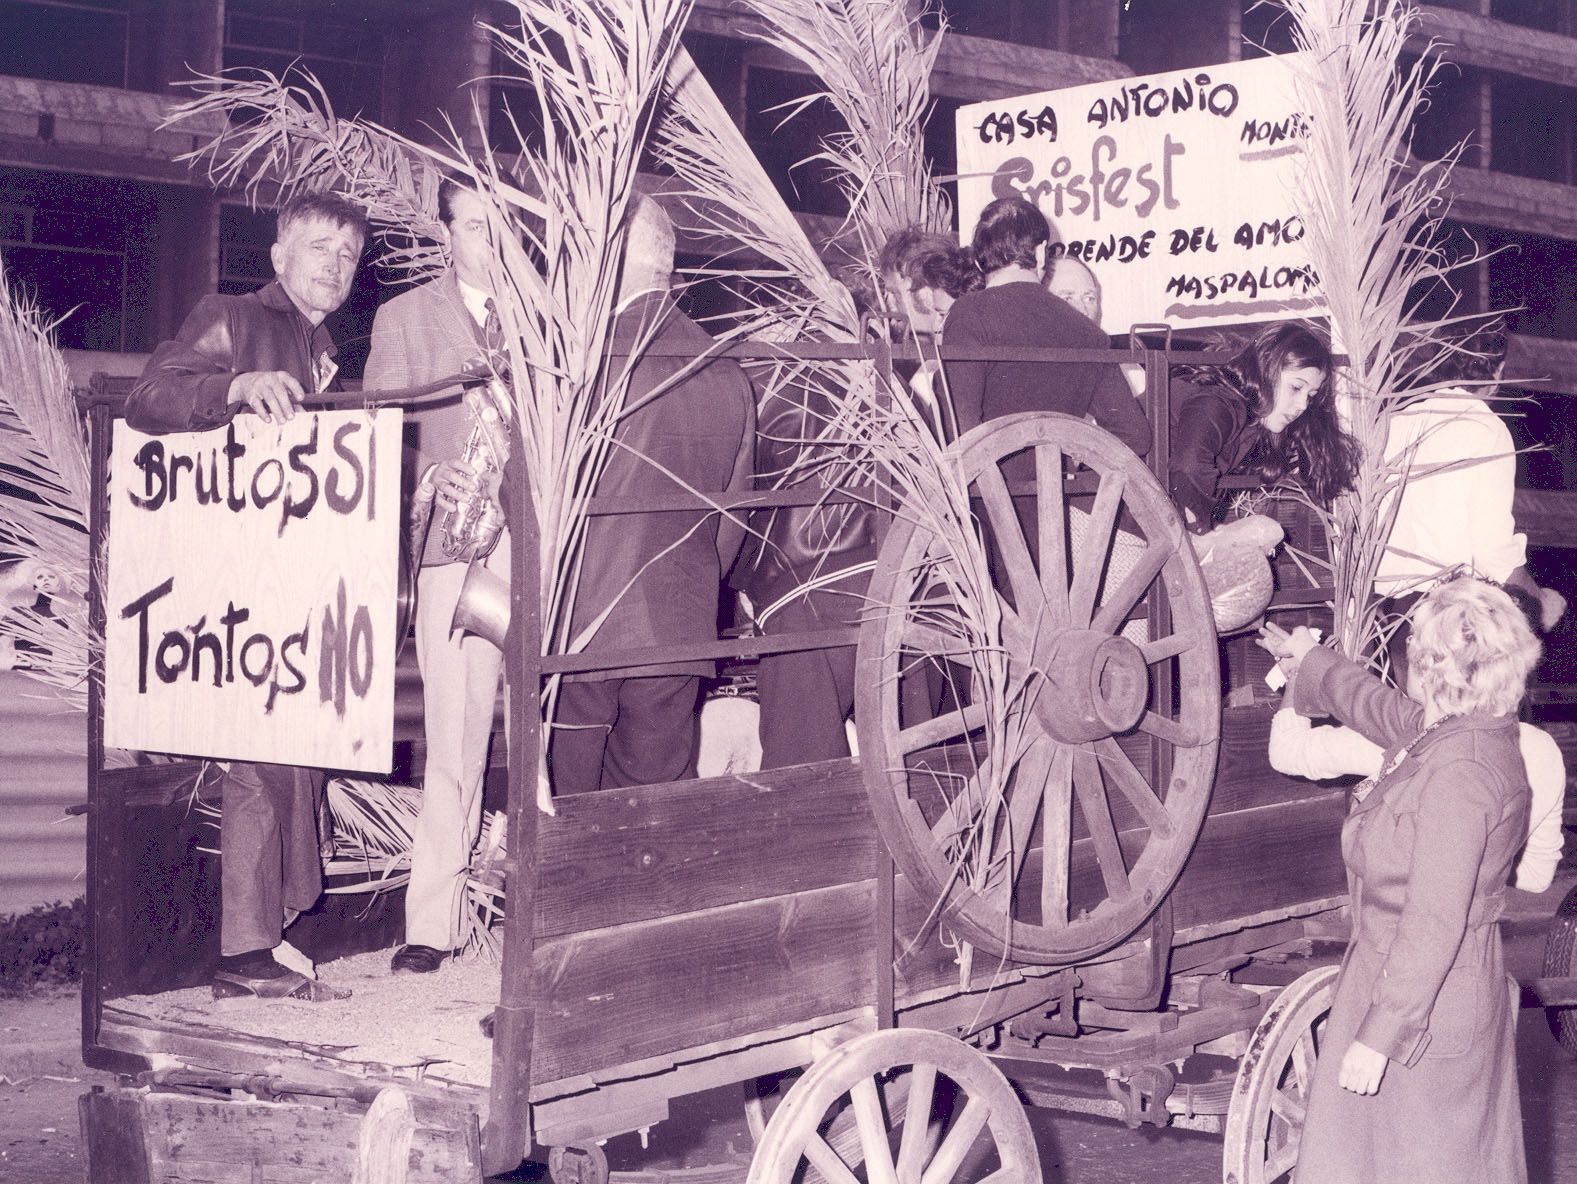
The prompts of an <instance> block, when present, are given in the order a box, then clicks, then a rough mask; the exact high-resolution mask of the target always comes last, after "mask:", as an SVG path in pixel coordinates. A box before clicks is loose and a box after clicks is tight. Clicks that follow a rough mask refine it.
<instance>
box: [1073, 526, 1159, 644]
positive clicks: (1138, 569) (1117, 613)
mask: <svg viewBox="0 0 1577 1184" xmlns="http://www.w3.org/2000/svg"><path fill="white" fill-rule="evenodd" d="M1176 553H1177V543H1176V541H1175V540H1172V539H1167V540H1156V541H1154V542H1151V543H1149V544H1148V545H1147V546H1146V547H1145V549H1144V556H1143V557H1142V558H1141V559H1140V560H1139V562H1138V564H1137V565H1135V567H1134V569H1133V570H1132V571H1131V572H1129V573H1128V574H1127V575H1126V576H1124V577H1123V579H1122V583H1120V584H1118V585H1117V587H1116V588H1114V589H1113V590H1112V591H1111V593H1110V594H1109V595H1108V596H1107V597H1106V599H1105V601H1104V602H1103V603H1102V604H1101V611H1100V612H1098V613H1096V614H1095V619H1094V620H1093V621H1091V622H1090V628H1091V629H1093V630H1095V631H1096V632H1097V633H1116V632H1117V630H1118V629H1120V628H1121V627H1122V623H1123V622H1124V621H1126V620H1127V619H1128V614H1129V613H1130V612H1132V611H1133V608H1134V606H1135V605H1137V604H1138V603H1139V601H1140V600H1141V599H1142V598H1143V596H1144V594H1145V593H1146V592H1147V591H1149V589H1150V585H1152V584H1153V583H1155V580H1156V577H1157V576H1159V575H1160V574H1161V570H1162V569H1163V568H1164V567H1166V565H1167V563H1168V561H1169V560H1170V559H1171V558H1172V556H1173V555H1175V554H1176Z"/></svg>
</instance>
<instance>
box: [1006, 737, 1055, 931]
mask: <svg viewBox="0 0 1577 1184" xmlns="http://www.w3.org/2000/svg"><path fill="white" fill-rule="evenodd" d="M1056 748H1057V744H1056V742H1055V741H1053V740H1052V739H1050V738H1049V737H1043V738H1041V739H1039V740H1037V741H1036V742H1035V743H1034V744H1032V745H1030V748H1029V751H1028V752H1026V753H1025V754H1024V755H1023V757H1021V758H1020V760H1019V763H1018V769H1017V771H1016V772H1015V773H1014V775H1013V784H1012V788H1011V789H1010V790H1009V791H1008V797H1009V801H1008V816H1007V825H1006V826H1003V827H1001V828H1000V829H999V831H998V834H997V835H994V836H993V837H992V846H991V854H992V856H993V857H996V855H997V848H998V845H999V844H998V838H999V837H1000V841H1001V843H1002V844H1005V845H1006V847H1007V850H1006V851H1005V852H1004V854H1005V855H1006V856H1007V875H1006V877H1005V878H1004V879H1001V880H998V881H997V882H996V883H995V884H994V885H993V888H994V889H995V890H996V891H998V892H1002V893H1003V896H1002V903H1003V905H1004V907H1005V908H1006V910H1007V911H1010V912H1011V911H1012V910H1011V905H1012V897H1013V890H1014V889H1015V888H1016V887H1018V878H1019V873H1020V872H1021V871H1022V870H1023V868H1024V858H1025V856H1027V855H1028V854H1029V847H1030V838H1031V836H1032V834H1033V832H1034V826H1035V815H1036V814H1038V813H1039V812H1040V803H1041V799H1042V798H1043V797H1044V796H1045V793H1046V778H1047V774H1048V772H1049V771H1050V769H1051V768H1052V765H1053V762H1054V759H1055V758H1054V755H1053V753H1054V750H1055V749H1056Z"/></svg>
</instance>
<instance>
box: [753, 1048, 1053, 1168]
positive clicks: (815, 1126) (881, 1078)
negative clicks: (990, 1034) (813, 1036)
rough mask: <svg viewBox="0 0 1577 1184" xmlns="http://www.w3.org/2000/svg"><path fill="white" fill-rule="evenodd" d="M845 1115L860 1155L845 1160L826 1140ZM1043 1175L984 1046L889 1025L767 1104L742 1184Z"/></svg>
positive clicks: (1009, 1091)
mask: <svg viewBox="0 0 1577 1184" xmlns="http://www.w3.org/2000/svg"><path fill="white" fill-rule="evenodd" d="M898 1080H907V1082H908V1087H909V1088H908V1090H907V1092H906V1093H905V1094H904V1096H903V1098H902V1100H901V1101H900V1100H898V1099H897V1098H896V1097H895V1095H894V1094H893V1093H892V1088H893V1084H894V1082H895V1081H898ZM846 1112H852V1113H853V1115H854V1124H855V1127H856V1129H857V1131H858V1152H857V1153H856V1154H853V1155H848V1156H847V1158H845V1157H844V1156H840V1154H839V1153H838V1152H837V1151H836V1150H834V1148H833V1146H832V1145H831V1143H829V1142H828V1140H827V1138H826V1130H827V1128H828V1127H829V1126H830V1124H831V1122H832V1121H833V1119H835V1118H836V1117H837V1116H839V1115H842V1114H844V1113H846ZM856 1167H857V1168H859V1169H860V1170H861V1173H862V1174H861V1175H860V1176H856V1174H855V1170H854V1169H855V1168H856ZM1041 1179H1042V1177H1041V1174H1040V1155H1039V1153H1038V1152H1037V1151H1036V1149H1035V1136H1034V1132H1033V1131H1031V1130H1030V1126H1029V1119H1028V1117H1027V1116H1026V1115H1025V1113H1024V1106H1023V1103H1021V1102H1020V1101H1019V1098H1018V1095H1017V1094H1015V1093H1014V1092H1013V1087H1012V1086H1011V1085H1009V1084H1008V1081H1007V1078H1005V1077H1003V1076H1002V1073H1001V1071H1000V1070H998V1069H997V1067H996V1066H995V1065H993V1064H992V1063H991V1062H990V1061H989V1060H988V1059H987V1058H986V1056H985V1055H984V1054H983V1053H981V1052H979V1051H977V1050H976V1049H973V1048H971V1047H970V1046H969V1045H967V1044H964V1043H963V1042H962V1041H960V1040H958V1039H956V1038H955V1037H952V1036H944V1035H943V1034H942V1033H940V1032H928V1031H913V1030H902V1029H888V1030H886V1031H881V1032H872V1033H870V1034H869V1035H866V1036H861V1037H859V1038H858V1039H856V1040H851V1041H850V1042H849V1043H847V1044H844V1045H840V1046H839V1047H838V1048H835V1049H834V1050H833V1051H832V1052H830V1053H828V1054H827V1055H826V1056H824V1057H822V1058H821V1060H819V1061H817V1062H816V1063H815V1064H814V1065H812V1066H811V1067H810V1068H809V1069H807V1070H806V1071H805V1074H804V1076H802V1077H801V1078H800V1079H799V1081H798V1082H796V1083H795V1084H794V1086H793V1087H792V1088H791V1089H790V1090H789V1092H788V1096H787V1097H786V1098H784V1099H783V1103H782V1105H780V1106H778V1108H777V1109H776V1110H775V1111H773V1114H772V1118H771V1119H770V1121H768V1123H767V1126H766V1131H765V1133H764V1134H763V1135H762V1138H761V1142H760V1145H759V1146H758V1147H757V1148H756V1155H755V1158H754V1159H753V1160H752V1161H751V1163H750V1173H749V1175H748V1176H747V1177H746V1181H745V1184H791V1182H792V1184H859V1182H860V1181H861V1180H863V1182H864V1184H952V1182H953V1181H955V1180H958V1181H962V1180H976V1181H988V1180H989V1181H990V1184H1040V1182H1041Z"/></svg>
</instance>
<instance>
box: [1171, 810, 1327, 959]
mask: <svg viewBox="0 0 1577 1184" xmlns="http://www.w3.org/2000/svg"><path fill="white" fill-rule="evenodd" d="M1346 817H1347V796H1346V794H1345V793H1343V792H1342V791H1340V790H1337V791H1334V792H1327V793H1325V794H1324V795H1322V796H1319V797H1314V798H1306V799H1304V800H1301V801H1294V802H1286V803H1282V804H1279V805H1271V806H1262V807H1260V808H1259V809H1254V810H1240V811H1237V812H1235V813H1231V814H1217V815H1213V816H1211V817H1210V818H1208V819H1207V820H1206V822H1205V828H1204V831H1203V832H1202V833H1201V834H1200V836H1199V841H1198V843H1197V844H1196V845H1195V847H1194V853H1193V855H1192V856H1191V857H1190V858H1189V861H1188V864H1187V866H1185V867H1184V869H1183V875H1182V877H1181V878H1180V879H1179V880H1178V884H1177V887H1176V889H1174V890H1173V893H1172V909H1173V923H1174V925H1175V927H1176V929H1178V930H1179V931H1181V930H1184V929H1188V928H1191V927H1193V926H1196V925H1204V924H1209V923H1212V922H1216V921H1222V920H1229V919H1231V918H1233V917H1245V918H1246V917H1251V916H1255V915H1257V914H1261V913H1265V912H1268V911H1271V910H1275V909H1278V908H1290V907H1294V906H1296V905H1298V904H1301V903H1305V902H1308V901H1312V900H1320V899H1324V898H1327V897H1334V896H1340V895H1341V894H1342V893H1344V892H1345V891H1346V890H1347V879H1346V873H1345V871H1344V870H1343V868H1342V856H1341V828H1342V822H1343V821H1344V820H1345V819H1346Z"/></svg>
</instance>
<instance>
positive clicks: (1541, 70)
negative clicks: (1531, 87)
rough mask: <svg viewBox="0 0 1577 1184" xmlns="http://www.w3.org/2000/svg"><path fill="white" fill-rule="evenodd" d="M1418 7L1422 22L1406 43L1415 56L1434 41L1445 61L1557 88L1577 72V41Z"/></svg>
mask: <svg viewBox="0 0 1577 1184" xmlns="http://www.w3.org/2000/svg"><path fill="white" fill-rule="evenodd" d="M1418 9H1419V16H1420V18H1421V19H1420V20H1419V22H1418V26H1417V31H1416V32H1415V33H1414V34H1413V36H1412V37H1410V38H1409V39H1408V48H1410V49H1412V50H1413V51H1414V52H1422V51H1423V50H1424V49H1425V48H1427V47H1428V46H1429V45H1430V43H1431V42H1436V43H1438V44H1437V46H1436V48H1437V49H1438V51H1439V53H1440V56H1441V57H1443V58H1445V59H1446V60H1447V61H1451V62H1456V63H1458V64H1459V65H1463V66H1473V67H1477V68H1478V69H1481V70H1494V71H1497V72H1499V73H1502V74H1511V75H1515V76H1519V77H1522V78H1537V79H1540V80H1541V81H1544V82H1550V83H1554V84H1555V85H1556V86H1570V85H1571V80H1572V77H1573V75H1574V74H1577V38H1572V37H1562V36H1561V35H1560V34H1559V33H1547V32H1545V31H1544V30H1543V29H1530V28H1528V27H1527V26H1526V25H1515V24H1512V23H1510V22H1509V21H1499V20H1495V19H1494V18H1493V17H1488V16H1479V15H1478V14H1476V13H1471V12H1463V11H1461V10H1460V9H1455V8H1445V7H1442V6H1441V5H1438V4H1420V5H1419V6H1418Z"/></svg>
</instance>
